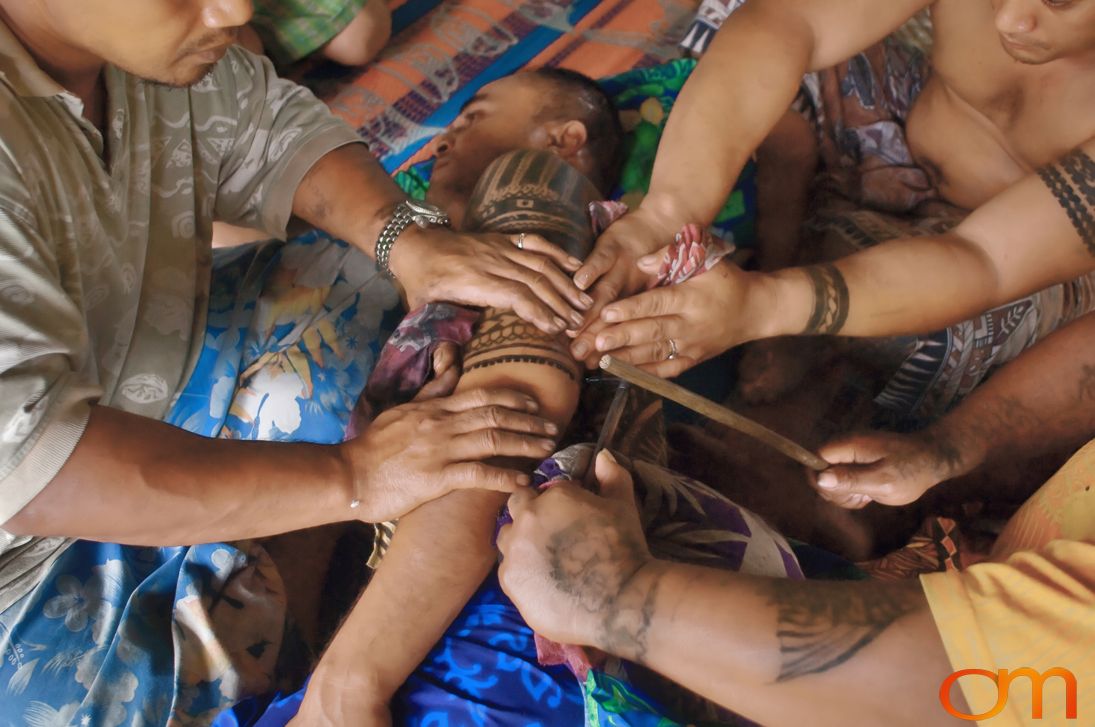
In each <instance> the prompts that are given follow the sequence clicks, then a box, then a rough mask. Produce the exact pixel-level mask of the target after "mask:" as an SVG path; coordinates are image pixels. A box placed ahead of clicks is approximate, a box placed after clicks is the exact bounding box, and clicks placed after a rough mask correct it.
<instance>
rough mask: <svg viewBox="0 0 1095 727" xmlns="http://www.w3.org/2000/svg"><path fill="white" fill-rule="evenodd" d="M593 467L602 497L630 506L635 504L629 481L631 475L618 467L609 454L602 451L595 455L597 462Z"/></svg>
mask: <svg viewBox="0 0 1095 727" xmlns="http://www.w3.org/2000/svg"><path fill="white" fill-rule="evenodd" d="M593 466H594V470H593V472H594V474H595V475H597V482H598V483H599V484H600V485H601V495H602V496H603V497H606V498H608V499H609V500H617V501H619V502H627V503H629V504H632V505H633V504H634V503H635V485H634V483H633V482H632V480H631V474H630V473H629V472H628V471H627V470H626V469H624V468H623V467H621V466H620V463H619V462H617V461H616V458H615V457H613V456H612V453H611V452H609V451H608V450H607V449H602V450H601V451H600V452H599V453H598V454H597V461H596V462H595V463H594V465H593Z"/></svg>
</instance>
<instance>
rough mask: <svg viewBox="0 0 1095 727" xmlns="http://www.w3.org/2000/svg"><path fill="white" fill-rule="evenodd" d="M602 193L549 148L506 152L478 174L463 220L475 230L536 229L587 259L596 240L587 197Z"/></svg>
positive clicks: (508, 230) (532, 231) (529, 230)
mask: <svg viewBox="0 0 1095 727" xmlns="http://www.w3.org/2000/svg"><path fill="white" fill-rule="evenodd" d="M600 197H601V195H600V194H599V193H598V191H597V189H596V187H594V186H593V184H592V183H591V182H590V181H589V180H588V179H587V178H586V177H585V176H584V175H583V174H582V173H581V172H579V171H578V170H577V169H575V168H574V167H572V166H571V165H570V164H567V163H566V162H565V161H563V160H562V159H560V158H559V157H557V156H556V155H554V154H552V153H551V152H546V151H534V150H529V149H525V150H521V151H516V152H510V153H509V154H504V155H503V156H501V157H499V158H498V159H496V160H495V161H494V162H492V163H491V165H490V166H489V167H487V171H485V172H484V173H483V176H482V177H481V178H480V179H479V183H478V184H476V186H475V189H474V190H473V191H472V195H471V198H470V199H469V200H468V216H467V220H466V221H465V226H466V227H467V228H468V229H469V231H473V232H508V233H520V232H528V233H536V234H538V235H542V236H543V237H545V238H546V239H548V240H550V241H551V242H553V243H555V244H556V245H558V246H559V247H561V248H563V249H564V250H565V251H566V252H567V253H569V254H570V255H573V256H575V257H577V258H580V259H585V257H586V256H587V255H588V254H589V252H590V250H591V249H592V247H593V241H594V240H593V231H592V229H591V228H590V221H589V203H590V202H593V201H595V200H597V199H599V198H600Z"/></svg>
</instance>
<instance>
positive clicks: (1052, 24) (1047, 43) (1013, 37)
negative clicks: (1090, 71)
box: [992, 0, 1095, 65]
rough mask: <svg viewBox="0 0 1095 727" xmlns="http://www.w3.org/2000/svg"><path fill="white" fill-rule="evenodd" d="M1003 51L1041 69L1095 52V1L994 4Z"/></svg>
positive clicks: (1001, 1) (1037, 0) (1009, 0)
mask: <svg viewBox="0 0 1095 727" xmlns="http://www.w3.org/2000/svg"><path fill="white" fill-rule="evenodd" d="M992 6H993V9H994V11H995V13H996V30H997V32H998V33H999V34H1000V44H1001V45H1002V46H1003V48H1004V50H1005V51H1006V52H1007V53H1008V55H1010V56H1011V57H1012V58H1014V59H1015V60H1017V61H1019V62H1020V63H1028V64H1032V65H1038V64H1042V63H1048V62H1050V61H1054V60H1057V59H1058V58H1066V57H1074V56H1080V55H1084V54H1088V55H1090V54H1092V53H1093V52H1095V0H992Z"/></svg>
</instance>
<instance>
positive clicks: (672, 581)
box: [499, 455, 951, 727]
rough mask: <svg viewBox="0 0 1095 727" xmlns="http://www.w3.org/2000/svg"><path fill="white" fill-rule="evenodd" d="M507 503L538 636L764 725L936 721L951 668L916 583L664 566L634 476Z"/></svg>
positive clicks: (511, 540) (510, 550)
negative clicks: (646, 671)
mask: <svg viewBox="0 0 1095 727" xmlns="http://www.w3.org/2000/svg"><path fill="white" fill-rule="evenodd" d="M597 476H598V479H599V481H600V483H601V489H602V493H603V496H601V497H599V496H596V495H593V494H591V493H589V492H585V491H583V490H579V489H578V488H576V487H573V486H571V485H558V486H556V487H554V488H552V489H551V490H550V491H548V492H547V493H545V494H543V495H540V496H538V497H534V496H532V495H531V494H530V493H528V492H524V491H522V492H518V493H517V494H515V495H514V496H513V497H512V498H511V500H510V510H511V512H513V513H514V523H513V525H512V526H510V527H508V528H506V530H504V531H503V533H502V534H501V535H500V537H499V547H500V548H501V549H502V552H503V554H504V559H503V561H502V566H501V569H500V578H501V582H502V586H503V588H505V590H506V593H507V594H509V596H510V597H511V598H513V600H514V602H515V603H516V604H517V606H518V608H520V609H521V613H522V615H523V616H524V617H525V618H526V619H527V620H528V622H529V624H530V625H531V626H532V627H533V628H534V629H535V630H536V631H537V632H539V633H541V634H543V635H545V636H547V637H548V638H552V639H555V640H557V641H560V642H563V643H576V644H585V645H590V646H596V647H598V648H600V649H603V650H605V651H608V652H609V653H613V654H617V655H619V656H622V657H624V658H627V659H631V660H634V661H638V662H640V663H642V664H644V665H646V666H648V667H650V668H652V669H654V670H656V671H658V672H660V673H662V674H664V675H665V676H667V677H669V678H670V679H672V680H673V681H675V682H678V683H680V684H682V685H684V686H686V687H688V688H689V689H691V690H693V691H696V692H698V693H699V694H702V695H703V696H706V697H707V698H709V699H712V700H714V701H715V702H718V703H719V704H721V705H723V706H725V707H727V708H729V709H732V710H734V711H735V712H738V713H739V714H741V715H743V716H745V717H747V718H749V719H752V720H755V721H758V722H760V723H762V724H765V725H771V726H772V727H778V726H780V725H804V724H809V725H819V726H820V725H847V724H856V725H858V724H871V725H873V724H885V725H923V724H931V725H941V724H951V723H950V722H947V720H946V715H945V714H944V712H943V710H942V707H941V706H940V705H939V703H938V691H939V685H940V684H941V683H942V681H943V680H944V679H945V678H946V677H947V675H948V674H950V672H951V668H950V666H949V662H948V660H947V656H946V653H945V651H944V649H943V643H942V640H941V639H940V637H939V635H938V633H937V631H936V629H935V626H934V623H933V621H932V617H931V614H930V612H929V610H928V607H927V600H926V598H925V596H924V594H923V592H922V591H921V589H920V586H919V584H918V583H915V582H911V583H909V582H906V583H885V584H884V583H877V582H869V581H868V582H832V583H826V582H802V581H789V580H781V579H774V578H759V577H753V576H745V575H742V574H738V573H727V572H724V571H718V570H714V569H709V568H701V567H698V566H691V565H683V564H677V563H668V562H665V561H657V560H654V559H653V558H651V556H650V553H649V551H648V550H647V548H646V544H645V542H644V539H643V535H642V530H641V527H640V525H639V519H638V512H637V509H636V507H635V500H634V492H633V490H632V487H631V479H630V477H629V476H628V474H627V472H626V471H625V470H624V469H623V468H621V467H619V466H618V465H616V464H615V463H614V462H612V461H611V459H610V458H608V457H605V456H603V455H602V457H601V458H600V459H599V460H598V462H597Z"/></svg>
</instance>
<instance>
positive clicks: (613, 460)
mask: <svg viewBox="0 0 1095 727" xmlns="http://www.w3.org/2000/svg"><path fill="white" fill-rule="evenodd" d="M597 456H598V457H604V458H605V459H607V460H608V461H609V462H611V463H612V464H619V462H617V461H616V458H615V457H614V456H613V455H612V452H609V451H608V450H607V449H602V450H601V451H600V453H599V454H598V455H597Z"/></svg>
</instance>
